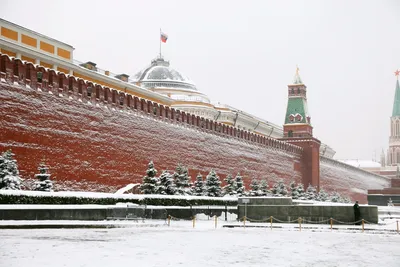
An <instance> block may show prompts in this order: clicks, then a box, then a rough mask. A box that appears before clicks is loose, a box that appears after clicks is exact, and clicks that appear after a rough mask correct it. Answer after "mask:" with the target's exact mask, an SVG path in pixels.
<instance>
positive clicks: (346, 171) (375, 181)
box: [320, 158, 390, 203]
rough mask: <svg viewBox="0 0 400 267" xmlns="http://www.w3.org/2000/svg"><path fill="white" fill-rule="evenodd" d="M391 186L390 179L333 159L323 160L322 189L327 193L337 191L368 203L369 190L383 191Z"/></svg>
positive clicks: (321, 162)
mask: <svg viewBox="0 0 400 267" xmlns="http://www.w3.org/2000/svg"><path fill="white" fill-rule="evenodd" d="M389 186H390V179H389V178H386V177H383V176H378V175H376V174H373V173H370V172H367V171H363V170H361V169H358V168H356V167H353V166H349V165H347V164H344V163H341V162H338V161H335V160H332V159H326V158H321V161H320V187H321V188H324V189H325V190H327V191H334V190H335V191H338V192H339V193H341V194H342V195H347V196H351V197H352V199H353V200H358V201H360V203H367V191H368V189H382V188H385V187H389Z"/></svg>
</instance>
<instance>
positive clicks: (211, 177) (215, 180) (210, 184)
mask: <svg viewBox="0 0 400 267" xmlns="http://www.w3.org/2000/svg"><path fill="white" fill-rule="evenodd" d="M206 190H207V191H206V194H207V196H209V197H220V196H221V191H222V190H221V181H220V180H219V176H218V175H217V173H216V172H215V171H214V170H211V171H210V173H209V174H208V175H207V177H206Z"/></svg>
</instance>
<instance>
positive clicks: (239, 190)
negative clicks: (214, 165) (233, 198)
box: [235, 173, 246, 196]
mask: <svg viewBox="0 0 400 267" xmlns="http://www.w3.org/2000/svg"><path fill="white" fill-rule="evenodd" d="M235 181H236V194H237V195H238V196H242V195H243V194H244V193H245V190H246V187H245V186H244V183H243V178H242V176H241V175H240V173H238V174H237V175H236V177H235Z"/></svg>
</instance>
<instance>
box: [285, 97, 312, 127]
mask: <svg viewBox="0 0 400 267" xmlns="http://www.w3.org/2000/svg"><path fill="white" fill-rule="evenodd" d="M298 114H299V115H300V116H301V117H300V120H297V118H296V116H297V115H298ZM291 115H292V116H293V118H294V119H293V120H291ZM307 117H309V114H308V108H307V100H306V99H304V98H302V97H294V98H289V99H288V104H287V109H286V116H285V124H290V123H307Z"/></svg>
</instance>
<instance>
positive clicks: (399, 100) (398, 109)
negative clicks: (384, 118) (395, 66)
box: [392, 70, 400, 117]
mask: <svg viewBox="0 0 400 267" xmlns="http://www.w3.org/2000/svg"><path fill="white" fill-rule="evenodd" d="M394 75H395V76H396V89H395V94H394V101H393V112H392V117H398V116H400V85H399V75H400V71H399V70H396V71H395V72H394Z"/></svg>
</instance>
